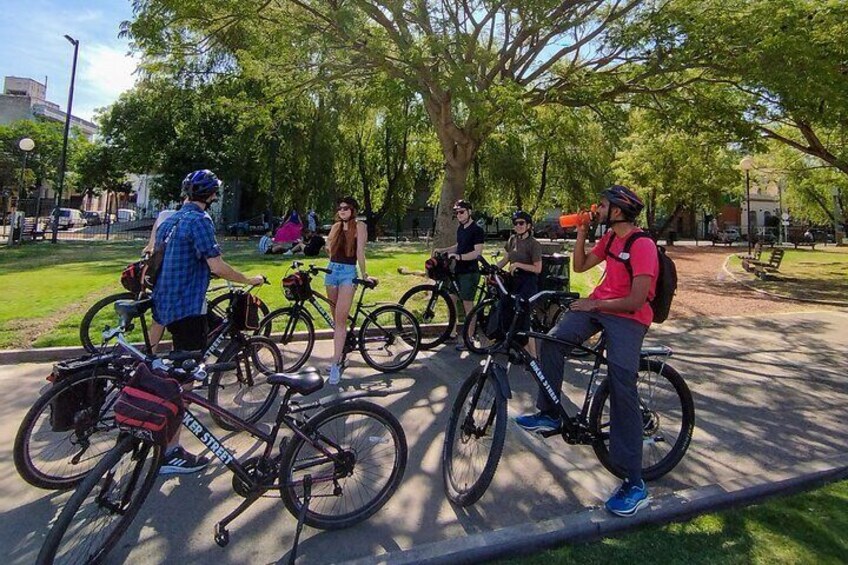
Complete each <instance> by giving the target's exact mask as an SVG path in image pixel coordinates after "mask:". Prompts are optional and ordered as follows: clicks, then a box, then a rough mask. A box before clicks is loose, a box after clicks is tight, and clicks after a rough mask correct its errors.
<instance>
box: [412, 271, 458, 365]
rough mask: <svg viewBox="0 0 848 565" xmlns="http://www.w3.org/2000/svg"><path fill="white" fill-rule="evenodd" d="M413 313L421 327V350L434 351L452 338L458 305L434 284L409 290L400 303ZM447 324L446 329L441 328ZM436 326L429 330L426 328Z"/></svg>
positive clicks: (422, 285)
mask: <svg viewBox="0 0 848 565" xmlns="http://www.w3.org/2000/svg"><path fill="white" fill-rule="evenodd" d="M398 304H400V305H401V306H403V307H404V308H406V309H407V310H409V311H410V312H412V315H413V316H415V319H416V321H417V322H418V325H419V326H420V327H421V332H422V334H427V335H422V336H421V349H432V348H434V347H436V346H438V345H441V344H443V343H444V342H445V341H447V339H448V338H449V337H450V335H451V332H452V331H453V327H454V326H455V325H456V305H455V304H454V302H453V300H451V297H450V295H449V294H448V293H447V292H446V291H444V290H439V287H437V286H436V285H434V284H421V285H418V286H414V287H412V288H410V289H409V290H407V291H406V292H405V293H404V294H403V296H401V297H400V301H399V302H398ZM441 324H445V328H444V329H441V328H440V327H439V326H440V325H441ZM430 325H432V326H435V327H432V328H428V327H426V326H430Z"/></svg>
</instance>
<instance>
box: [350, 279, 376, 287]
mask: <svg viewBox="0 0 848 565" xmlns="http://www.w3.org/2000/svg"><path fill="white" fill-rule="evenodd" d="M379 282H380V281H378V280H377V279H359V278H355V279H353V284H361V285H362V286H364V287H365V288H367V289H374V288H375V287H376V286H377V284H378V283H379Z"/></svg>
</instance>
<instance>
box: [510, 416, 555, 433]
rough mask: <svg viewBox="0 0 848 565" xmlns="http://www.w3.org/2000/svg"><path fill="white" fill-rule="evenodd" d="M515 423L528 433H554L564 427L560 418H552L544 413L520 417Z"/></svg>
mask: <svg viewBox="0 0 848 565" xmlns="http://www.w3.org/2000/svg"><path fill="white" fill-rule="evenodd" d="M515 423H516V424H518V425H519V426H521V427H522V428H523V429H525V430H527V431H528V432H552V431H554V430H558V429H560V427H561V426H562V424H561V422H560V421H559V418H552V417H550V416H548V415H547V414H543V413H542V412H538V413H536V414H525V415H523V416H519V417H517V418H516V419H515Z"/></svg>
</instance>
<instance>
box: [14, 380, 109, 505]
mask: <svg viewBox="0 0 848 565" xmlns="http://www.w3.org/2000/svg"><path fill="white" fill-rule="evenodd" d="M123 378H124V377H123V374H122V373H121V372H120V371H116V370H113V369H108V368H106V367H103V368H98V369H97V370H96V371H95V372H93V373H84V374H79V375H73V376H71V377H68V378H66V379H63V380H61V381H60V382H58V383H56V384H54V385H53V386H51V387H50V388H49V389H47V391H45V392H44V394H42V395H41V396H39V397H38V399H37V400H36V401H35V403H34V404H33V405H32V406H31V407H30V409H29V410H28V411H27V413H26V416H24V419H23V421H21V425H20V426H19V427H18V432H17V434H16V436H15V443H14V447H13V448H12V453H13V458H14V461H15V469H17V471H18V474H19V475H20V476H21V478H22V479H23V480H25V481H26V482H27V483H29V484H31V485H32V486H34V487H38V488H43V489H50V490H61V489H69V488H73V487H75V486H77V485H78V484H79V483H81V482H82V480H83V479H84V478H85V476H86V475H87V474H88V472H89V471H91V469H92V468H94V467H95V466H96V464H97V462H98V461H99V460H100V458H101V457H102V456H103V454H105V453H107V452H108V451H109V449H111V447H112V446H113V445H114V443H115V439H116V438H117V436H118V430H117V427H115V425H114V418H111V417H109V416H108V412H104V408H103V407H104V406H107V399H108V398H109V397H110V396H111V398H112V400H111V401H109V404H108V405H109V406H110V405H111V403H112V402H114V398H115V396H112V393H113V392H116V391H118V390H119V389H120V387H121V384H122V382H123ZM100 379H103V380H104V381H106V382H104V385H105V386H104V387H103V399H102V404H101V405H100V407H99V408H98V416H97V418H96V419H94V418H92V417H91V416H92V414H91V413H90V412H89V411H88V409H85V410H80V411H79V412H78V413H76V414H74V420H75V423H74V427H73V429H69V430H67V431H53V429H52V425H51V422H50V419H51V416H52V414H53V410H54V406H55V405H56V404H55V402H56V401H57V400H58V399H59V398H60V397H62V395H65V394H71V395H74V396H77V397H79V395H80V394H87V393H88V392H90V391H92V390H96V389H97V387H96V385H94V386H93V387H92V386H89V385H91V384H92V383H94V382H95V380H100ZM81 386H85V387H86V390H85V391H83V390H81V389H80V388H78V387H81ZM106 410H109V409H108V408H106ZM42 436H43V437H44V438H45V439H44V441H47V442H50V444H51V445H52V444H54V443H55V442H57V441H58V442H59V445H58V447H57V448H55V449H56V450H58V449H60V448H61V447H63V446H67V447H68V448H69V452H68V453H67V454H66V455H65V456H64V457H62V458H61V459H65V460H67V461H68V463H69V464H71V465H73V467H74V468H75V470H74V471H72V472H71V471H70V469H63V468H60V466H59V464H58V461H59V460H61V459H59V458H57V457H56V455H58V454H57V453H55V452H53V451H52V450H51V455H50V457H51V458H53V459H54V463H55V464H45V465H42V464H41V463H40V461H39V460H40V459H42V456H39V455H37V454H36V452H35V449H36V446H38V445H39V443H40V442H41V437H42ZM92 438H95V440H96V441H94V442H93V441H92ZM86 443H88V444H89V446H88V447H85V448H84V449H83V448H82V447H79V446H80V445H83V446H85V444H86ZM92 446H94V448H95V450H96V451H94V452H93V453H89V450H90V449H91V447H92ZM98 446H100V447H102V450H101V449H99V448H98ZM79 449H83V451H78V450H79ZM75 451H76V452H77V453H74V452H75ZM72 453H73V455H72ZM80 455H85V458H84V459H81V460H80V461H79V462H77V463H73V462H72V459H73V458H74V457H79V456H80ZM80 462H81V463H82V466H80V465H79V464H80Z"/></svg>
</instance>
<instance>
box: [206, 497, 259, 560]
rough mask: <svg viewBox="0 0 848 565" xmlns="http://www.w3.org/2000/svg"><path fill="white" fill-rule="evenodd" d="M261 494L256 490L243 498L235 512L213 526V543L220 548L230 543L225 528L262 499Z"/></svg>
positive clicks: (228, 534) (228, 532)
mask: <svg viewBox="0 0 848 565" xmlns="http://www.w3.org/2000/svg"><path fill="white" fill-rule="evenodd" d="M263 492H264V491H261V490H258V491H257V492H255V493H253V494H251V495H250V496H248V497H247V498H245V499H244V500H243V501H242V503H241V504H239V505H238V507H237V508H236V509H235V510H233V511H232V512H230V513H229V514H228V515H227V517H226V518H224V519H223V520H221V521H220V522H218V523H217V524H215V543H217V544H218V545H219V546H220V547H226V545H227V544H228V543H230V530H228V529H227V526H228V525H229V524H230V522H232V521H233V520H235V519H236V518H238V517H239V516H240V515H241V514H242V513H243V512H244V511H245V510H247V509H248V507H250V505H252V504H253V503H254V502H256V501H257V500H259V499H260V498H261V497H262V493H263Z"/></svg>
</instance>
